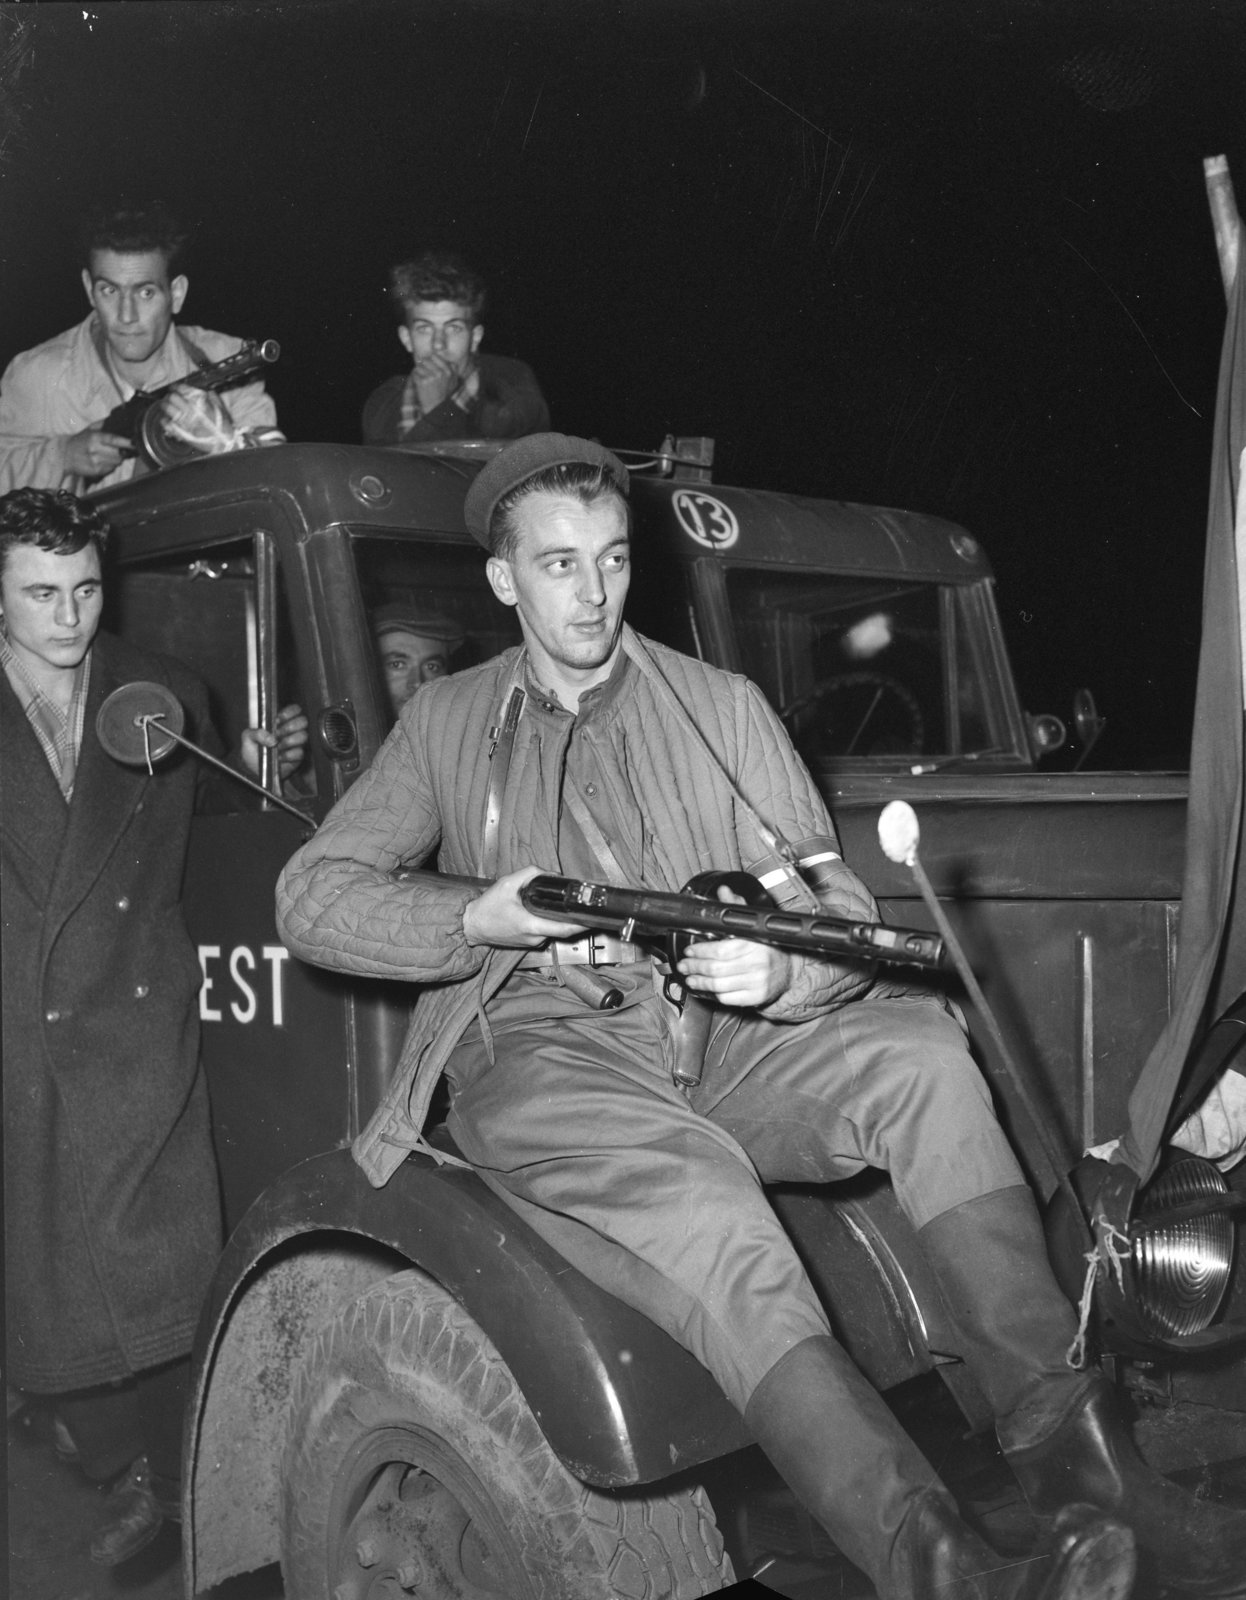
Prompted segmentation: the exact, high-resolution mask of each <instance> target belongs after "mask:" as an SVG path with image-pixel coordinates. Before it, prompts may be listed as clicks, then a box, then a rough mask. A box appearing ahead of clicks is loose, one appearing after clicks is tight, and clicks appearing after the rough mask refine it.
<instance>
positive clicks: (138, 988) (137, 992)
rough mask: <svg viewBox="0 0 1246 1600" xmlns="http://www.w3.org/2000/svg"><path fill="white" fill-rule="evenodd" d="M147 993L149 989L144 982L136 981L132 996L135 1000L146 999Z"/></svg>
mask: <svg viewBox="0 0 1246 1600" xmlns="http://www.w3.org/2000/svg"><path fill="white" fill-rule="evenodd" d="M148 993H149V990H148V988H147V985H146V984H145V983H136V984H135V985H134V998H135V999H136V1000H146V998H147V996H148Z"/></svg>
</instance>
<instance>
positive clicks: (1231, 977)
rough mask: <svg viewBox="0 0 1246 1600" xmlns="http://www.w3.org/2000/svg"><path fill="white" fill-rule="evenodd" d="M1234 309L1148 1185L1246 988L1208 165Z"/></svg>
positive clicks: (1235, 359)
mask: <svg viewBox="0 0 1246 1600" xmlns="http://www.w3.org/2000/svg"><path fill="white" fill-rule="evenodd" d="M1205 168H1206V172H1207V183H1208V192H1209V197H1210V199H1211V203H1212V215H1213V221H1214V222H1215V225H1216V233H1217V242H1218V244H1219V245H1220V259H1221V268H1222V275H1223V276H1224V280H1225V293H1226V298H1227V301H1228V313H1227V318H1226V323H1225V333H1224V344H1223V346H1222V349H1221V355H1220V383H1219V388H1218V391H1217V395H1216V420H1215V431H1214V435H1213V440H1212V458H1211V491H1210V496H1209V500H1208V510H1207V553H1206V559H1205V565H1204V569H1203V631H1202V644H1201V647H1200V651H1199V665H1198V689H1197V693H1196V696H1195V707H1194V735H1193V741H1192V744H1191V748H1190V801H1189V811H1188V814H1187V819H1186V857H1185V878H1184V882H1183V885H1182V898H1181V921H1180V926H1179V930H1178V936H1177V970H1176V984H1175V989H1174V1005H1173V1012H1172V1015H1171V1017H1170V1018H1169V1021H1168V1024H1167V1026H1166V1028H1165V1029H1164V1031H1163V1033H1162V1034H1161V1035H1160V1037H1159V1039H1158V1041H1157V1042H1156V1044H1155V1047H1154V1048H1153V1049H1152V1051H1151V1054H1150V1055H1149V1057H1148V1058H1147V1061H1146V1064H1145V1066H1144V1067H1143V1069H1142V1072H1141V1074H1140V1075H1139V1078H1138V1081H1137V1083H1136V1084H1135V1085H1134V1089H1133V1093H1132V1094H1131V1096H1130V1099H1129V1127H1128V1131H1127V1132H1126V1134H1125V1135H1124V1137H1123V1138H1122V1140H1121V1143H1120V1148H1119V1151H1118V1153H1117V1159H1119V1160H1123V1161H1125V1162H1126V1163H1127V1164H1128V1165H1129V1166H1131V1167H1132V1168H1133V1169H1134V1171H1135V1172H1137V1173H1138V1175H1139V1177H1140V1178H1141V1179H1143V1180H1145V1179H1146V1178H1147V1177H1148V1176H1149V1175H1150V1173H1151V1172H1152V1170H1153V1169H1154V1166H1155V1163H1156V1160H1157V1159H1158V1156H1159V1153H1160V1149H1161V1146H1162V1143H1163V1140H1164V1138H1165V1133H1166V1129H1167V1124H1168V1121H1169V1117H1170V1114H1171V1111H1172V1107H1173V1102H1174V1099H1175V1097H1176V1094H1177V1090H1178V1086H1179V1084H1180V1081H1181V1077H1182V1073H1183V1070H1184V1068H1185V1066H1186V1063H1187V1061H1188V1060H1189V1058H1190V1052H1191V1049H1192V1048H1193V1047H1194V1046H1195V1045H1197V1043H1198V1041H1199V1040H1200V1038H1201V1037H1202V1035H1203V1033H1204V1032H1205V1031H1206V1029H1207V1028H1208V1027H1209V1026H1210V1024H1211V1023H1212V1022H1213V1021H1214V1020H1215V1019H1216V1017H1218V1016H1219V1015H1220V1014H1221V1012H1222V1011H1224V1010H1225V1009H1226V1008H1227V1007H1228V1006H1230V1005H1232V1004H1233V1003H1234V1002H1235V1001H1236V1000H1237V999H1238V998H1239V996H1241V995H1242V994H1243V993H1246V861H1244V860H1243V848H1242V845H1243V841H1242V807H1243V801H1244V799H1246V793H1244V779H1243V726H1244V713H1246V677H1244V675H1243V673H1244V663H1246V645H1244V643H1243V632H1242V630H1243V624H1244V622H1246V493H1244V492H1243V489H1242V481H1243V471H1242V456H1243V450H1244V449H1246V271H1242V270H1240V267H1239V264H1238V251H1239V246H1240V242H1241V224H1240V221H1239V219H1238V217H1237V213H1236V207H1235V206H1234V205H1233V199H1232V194H1233V191H1232V187H1231V185H1230V183H1229V177H1228V169H1227V164H1226V163H1225V162H1224V158H1223V157H1215V158H1213V159H1212V160H1211V161H1208V162H1206V163H1205Z"/></svg>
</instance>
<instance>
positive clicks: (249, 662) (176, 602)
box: [105, 536, 314, 812]
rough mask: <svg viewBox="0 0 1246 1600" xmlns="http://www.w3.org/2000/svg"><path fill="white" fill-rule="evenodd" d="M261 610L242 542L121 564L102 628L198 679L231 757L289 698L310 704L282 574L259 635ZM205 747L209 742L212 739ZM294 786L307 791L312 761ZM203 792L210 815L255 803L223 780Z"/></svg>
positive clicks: (249, 544)
mask: <svg viewBox="0 0 1246 1600" xmlns="http://www.w3.org/2000/svg"><path fill="white" fill-rule="evenodd" d="M261 605H262V602H261V599H260V585H259V583H258V580H257V550H256V542H255V538H254V536H249V537H245V538H239V539H233V540H226V541H224V542H221V543H214V544H210V545H204V546H200V547H198V548H187V547H182V548H180V549H178V550H177V551H176V552H172V551H170V552H168V553H166V554H162V555H160V556H156V557H149V558H147V559H145V560H143V561H139V562H132V563H124V564H122V565H121V566H120V567H119V569H118V570H117V571H115V572H114V573H113V574H112V576H111V578H110V582H109V584H108V597H107V603H106V614H105V626H107V627H109V628H111V629H112V630H113V631H114V632H116V633H118V634H120V635H121V637H122V638H124V639H126V640H128V641H129V642H130V643H132V644H135V645H137V646H139V647H140V648H141V649H144V650H153V651H157V652H159V653H160V654H162V655H167V656H173V657H175V658H176V659H177V660H179V661H181V662H182V663H183V664H184V665H185V666H187V667H189V668H190V669H191V671H192V672H195V673H197V674H198V676H199V677H200V678H202V679H203V681H204V682H205V684H206V685H207V688H208V701H209V709H210V716H211V721H212V728H213V730H214V732H215V736H216V741H215V742H216V743H217V745H218V746H219V747H220V748H219V749H218V750H217V753H218V754H226V755H228V756H229V757H231V758H233V757H236V756H237V753H238V750H239V747H240V743H241V739H242V734H243V730H244V729H246V728H250V727H259V726H261V725H262V723H263V721H264V720H265V715H267V718H268V720H269V721H270V722H271V720H272V718H273V717H275V715H276V712H277V710H278V709H279V708H280V707H281V706H284V705H287V704H289V703H291V702H298V703H299V704H303V705H306V704H307V700H306V697H305V696H304V695H302V694H301V693H300V689H299V684H298V682H297V674H296V671H295V653H294V648H293V640H292V635H291V629H290V621H289V611H288V606H287V604H286V601H285V594H284V586H283V584H282V582H281V579H280V572H279V569H277V572H276V582H275V583H274V584H273V585H272V595H271V601H270V609H271V613H272V614H271V616H270V618H269V623H268V627H267V628H266V629H263V630H262V629H261V627H260V617H261ZM266 655H267V657H268V661H267V663H266V661H265V656H266ZM188 733H189V730H188ZM190 736H191V737H193V736H194V735H190ZM206 742H207V743H208V745H209V747H211V746H212V743H213V741H212V739H211V738H210V737H209V738H208V739H207V741H206ZM206 770H207V769H206V767H205V772H206ZM297 781H298V783H299V785H300V787H301V790H302V792H303V793H305V794H306V793H309V792H310V786H311V785H312V784H313V782H314V779H313V776H312V773H311V771H310V766H309V765H306V764H305V770H304V771H302V772H301V773H299V774H298V775H297ZM201 792H202V795H203V796H204V801H203V804H204V805H205V806H206V808H207V809H210V810H212V811H214V812H221V811H226V812H228V811H249V810H253V809H254V808H255V806H256V804H257V803H258V802H257V798H256V796H255V794H254V793H253V791H249V790H248V789H247V788H246V787H245V785H243V784H240V783H233V782H231V781H230V780H229V779H228V778H226V777H224V776H221V775H218V776H215V777H214V778H213V779H212V781H211V782H205V783H204V784H203V785H201Z"/></svg>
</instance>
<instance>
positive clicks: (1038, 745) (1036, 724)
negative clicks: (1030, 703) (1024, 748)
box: [1026, 711, 1069, 761]
mask: <svg viewBox="0 0 1246 1600" xmlns="http://www.w3.org/2000/svg"><path fill="white" fill-rule="evenodd" d="M1026 722H1027V723H1028V724H1029V732H1030V749H1031V750H1032V751H1033V754H1034V759H1035V760H1036V761H1039V760H1041V759H1042V758H1043V756H1049V755H1050V754H1051V752H1052V751H1053V750H1059V749H1060V747H1061V745H1063V744H1064V742H1065V740H1066V739H1067V738H1068V736H1069V734H1068V729H1067V728H1066V727H1065V726H1064V723H1063V722H1061V720H1060V718H1059V717H1053V716H1052V715H1051V713H1050V712H1048V711H1041V712H1038V713H1037V714H1034V713H1030V712H1027V713H1026Z"/></svg>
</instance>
